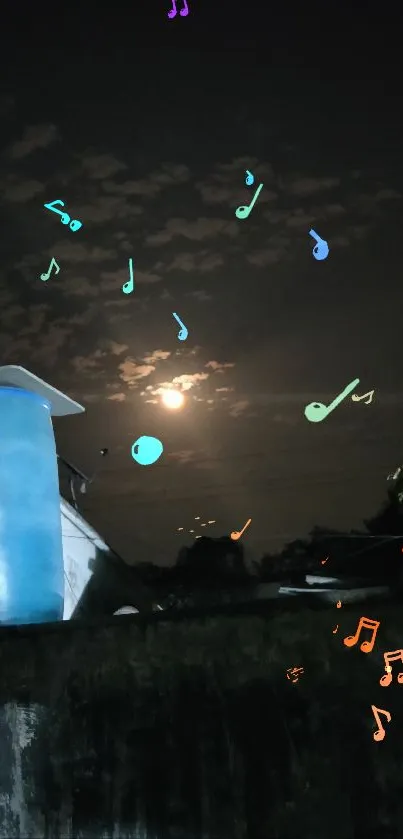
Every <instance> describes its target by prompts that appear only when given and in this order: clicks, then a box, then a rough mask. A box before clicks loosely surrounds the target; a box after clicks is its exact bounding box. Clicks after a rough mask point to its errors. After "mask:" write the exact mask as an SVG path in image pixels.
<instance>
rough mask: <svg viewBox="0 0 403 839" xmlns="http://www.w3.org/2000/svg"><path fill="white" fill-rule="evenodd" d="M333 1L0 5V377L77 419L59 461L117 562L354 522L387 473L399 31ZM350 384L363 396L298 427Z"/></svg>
mask: <svg viewBox="0 0 403 839" xmlns="http://www.w3.org/2000/svg"><path fill="white" fill-rule="evenodd" d="M351 5H353V4H350V8H349V7H347V6H340V5H337V6H336V4H335V5H334V6H333V7H332V4H330V5H329V4H318V5H317V6H315V4H313V5H312V4H308V5H305V4H299V11H298V12H295V9H294V7H293V5H292V4H291V5H290V4H289V3H284V4H281V9H280V10H275V9H274V10H273V8H272V6H271V5H269V6H267V5H266V4H256V5H254V4H250V5H248V4H246V3H245V4H240V3H229V2H219V0H216V2H215V3H213V2H207V3H206V2H204V0H188V6H189V14H188V16H187V17H180V16H179V14H177V16H176V18H174V19H172V20H170V19H169V18H168V17H167V12H168V11H169V10H170V8H171V0H166V2H165V0H164V2H162V0H158V2H156V1H155V2H154V0H147V3H141V2H139V0H137V2H136V3H135V4H129V3H127V4H105V5H104V4H97V6H94V7H93V10H90V7H89V6H88V5H86V4H77V5H76V6H75V5H74V4H62V3H57V4H53V5H51V4H33V3H30V4H28V3H22V4H20V3H15V2H14V3H12V4H8V3H4V4H3V6H2V27H1V56H0V61H1V96H0V114H1V126H2V132H1V143H2V150H1V164H0V178H1V220H2V232H3V235H2V237H1V274H0V300H1V306H0V324H1V325H0V353H1V355H0V360H1V361H0V363H1V364H2V365H6V364H18V365H22V366H23V367H26V368H28V369H29V370H31V371H32V372H33V373H35V374H36V375H38V376H40V377H41V378H43V379H45V380H46V381H48V382H50V383H51V384H52V385H53V386H55V387H57V388H58V389H60V390H62V391H64V392H66V393H67V394H69V395H70V396H71V397H72V398H74V399H76V400H77V401H78V402H80V403H81V404H82V405H83V406H85V408H86V412H85V414H82V415H80V416H75V417H71V418H70V417H66V418H61V419H55V420H54V426H55V432H56V439H57V447H58V452H59V454H61V455H62V456H63V457H64V458H66V459H67V460H70V461H72V462H73V463H74V464H75V465H76V466H78V467H80V468H81V469H82V470H83V471H84V472H85V473H86V474H92V473H93V472H95V471H96V470H98V469H99V470H100V471H99V474H98V477H97V478H96V480H95V481H94V483H93V484H92V485H91V488H90V490H89V492H88V494H87V495H82V496H79V499H80V510H81V512H82V514H83V515H84V516H85V518H86V519H87V520H88V521H89V522H90V523H91V524H92V525H93V526H94V527H96V528H97V529H98V530H99V532H100V533H101V535H102V536H103V537H104V538H105V539H106V540H107V541H108V542H109V543H110V544H111V545H112V547H113V548H114V549H115V550H116V551H118V552H119V553H120V554H121V555H122V556H123V558H124V559H126V560H127V561H129V562H139V561H146V560H151V561H154V562H156V563H158V564H163V565H168V564H172V563H173V562H174V561H175V559H176V554H177V551H178V550H179V548H180V547H181V546H182V545H184V544H188V545H190V544H192V541H193V539H194V538H195V537H196V536H200V535H203V534H204V535H210V536H221V535H224V534H229V533H230V531H232V530H234V529H240V528H241V527H242V526H243V524H244V523H245V522H246V520H247V519H248V518H252V523H251V525H250V527H249V529H248V531H247V532H246V533H245V536H244V537H243V544H244V546H245V550H246V556H247V557H249V558H255V559H257V558H258V557H259V556H261V555H262V553H263V552H264V551H265V550H268V551H274V550H278V549H281V547H282V545H283V544H284V543H285V542H287V541H290V540H292V539H295V538H297V537H305V536H306V535H307V534H308V532H309V530H310V529H311V528H312V527H313V526H314V525H322V526H329V527H331V528H336V529H350V528H358V527H360V526H362V519H363V518H365V517H369V516H370V515H372V514H373V513H375V511H376V510H377V508H378V507H379V504H380V503H381V501H382V499H383V498H384V497H385V493H386V489H387V486H388V485H387V483H386V478H387V475H388V474H389V473H390V472H391V471H392V470H393V469H395V468H396V466H397V465H398V464H399V463H401V462H402V459H403V428H402V421H403V392H402V374H403V329H402V304H403V293H402V276H403V272H402V264H403V254H402V253H401V248H402V241H403V218H402V188H403V185H402V162H401V158H402V95H401V81H400V77H401V70H402V67H401V59H399V52H400V51H401V44H400V42H399V40H400V38H401V29H400V25H398V20H397V18H395V17H394V12H393V10H392V11H390V8H389V6H388V7H387V9H386V8H385V16H384V17H381V15H382V11H381V10H379V7H376V8H375V7H374V8H372V11H370V12H368V10H367V11H365V13H364V12H361V11H360V12H354V11H351ZM41 6H42V8H41ZM177 6H178V11H179V9H180V8H181V7H182V0H178V2H177ZM116 10H118V11H116ZM265 10H266V11H265ZM354 14H355V15H356V19H354ZM247 169H248V170H250V171H251V172H252V173H253V174H254V178H255V182H254V184H253V185H252V186H246V185H245V172H246V170H247ZM260 183H263V189H262V190H261V193H260V195H259V197H258V199H257V202H256V204H255V206H254V207H253V210H252V212H251V214H250V216H249V217H248V218H247V219H244V220H239V219H237V218H236V216H235V209H236V208H237V207H238V206H240V205H246V204H249V203H250V201H251V199H252V196H253V194H254V192H255V191H256V188H257V186H258V185H259V184H260ZM56 199H61V200H62V201H64V203H65V208H64V209H65V211H67V212H68V213H69V215H70V216H71V218H74V219H79V220H81V221H82V224H83V226H82V228H81V229H80V230H79V231H77V232H72V231H71V230H70V228H69V227H68V226H64V225H62V224H61V223H60V218H59V216H57V215H55V214H54V213H52V212H50V211H48V210H46V209H45V208H44V206H43V205H44V203H45V202H51V201H54V200H56ZM311 228H313V229H315V230H316V231H317V233H318V234H319V235H320V236H321V237H322V238H324V239H325V240H327V242H328V244H329V248H330V253H329V256H328V258H327V259H326V260H324V261H317V260H316V259H314V257H313V255H312V248H313V246H314V244H315V242H314V241H313V239H312V237H311V236H310V235H309V230H310V229H311ZM52 258H54V259H55V260H56V262H57V264H58V266H59V267H60V271H59V273H58V275H57V276H56V274H55V272H54V271H53V273H52V274H51V276H50V278H49V280H48V281H47V282H43V281H42V280H41V279H40V274H41V273H42V272H44V271H46V270H47V268H48V266H49V263H50V260H51V259H52ZM130 258H132V260H133V266H134V284H135V288H134V293H133V294H129V295H125V294H123V292H122V285H123V283H125V282H127V280H128V279H129V267H128V266H129V259H130ZM172 312H176V313H177V314H178V315H179V317H180V318H181V320H182V321H183V323H184V324H185V325H186V327H187V329H188V332H189V335H188V338H187V340H186V341H183V342H180V341H179V340H178V337H177V336H178V330H179V327H178V324H177V323H176V321H175V320H174V318H173V316H172ZM355 378H359V379H360V384H359V386H358V387H357V388H356V391H355V392H356V393H358V394H359V395H363V394H364V393H367V392H368V391H371V390H374V397H373V401H372V403H371V404H370V405H365V404H364V402H363V401H361V402H358V403H354V402H353V401H352V400H351V396H349V397H347V398H346V399H345V400H344V401H343V402H342V403H341V404H340V405H339V406H338V407H337V408H336V409H335V410H334V411H333V412H332V413H331V414H330V415H329V416H328V417H327V418H326V419H325V420H324V421H323V422H321V423H317V424H314V423H311V422H308V420H307V419H306V418H305V416H304V409H305V406H306V405H307V403H308V402H312V401H316V400H318V401H322V402H325V403H329V402H330V401H331V400H332V399H334V398H335V396H336V395H337V394H339V393H340V392H341V391H342V390H343V389H344V388H345V387H346V385H347V384H348V383H349V382H351V381H352V380H353V379H355ZM166 390H178V391H180V392H181V393H182V394H183V395H184V404H183V407H182V408H180V409H178V410H170V409H168V408H167V407H165V406H164V404H163V403H162V401H161V400H162V394H163V392H164V391H166ZM141 435H153V436H155V437H158V438H159V439H160V440H161V441H162V443H163V446H164V452H163V454H162V456H161V458H160V459H159V460H158V461H157V462H156V463H155V464H154V465H151V466H148V467H142V466H140V465H138V464H137V463H135V461H134V460H133V458H132V456H131V446H132V444H133V443H134V441H135V440H136V439H137V438H138V437H139V436H141ZM104 447H108V449H109V454H108V456H107V457H105V458H102V457H101V456H100V454H99V452H100V449H102V448H104ZM196 517H200V518H196ZM208 522H214V523H210V524H208ZM203 524H204V525H205V526H202V525H203ZM178 528H183V530H181V531H178ZM192 531H193V532H192Z"/></svg>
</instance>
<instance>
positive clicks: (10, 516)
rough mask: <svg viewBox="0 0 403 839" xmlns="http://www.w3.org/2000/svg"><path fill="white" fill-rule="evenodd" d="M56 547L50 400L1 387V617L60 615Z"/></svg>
mask: <svg viewBox="0 0 403 839" xmlns="http://www.w3.org/2000/svg"><path fill="white" fill-rule="evenodd" d="M63 600H64V578H63V547H62V533H61V517H60V495H59V478H58V472H57V457H56V445H55V438H54V433H53V426H52V419H51V405H50V402H48V401H47V400H46V399H45V398H44V397H43V396H40V395H38V394H37V393H33V392H32V391H28V390H24V389H22V388H17V387H3V386H0V623H3V624H23V623H42V622H46V621H56V620H62V618H63Z"/></svg>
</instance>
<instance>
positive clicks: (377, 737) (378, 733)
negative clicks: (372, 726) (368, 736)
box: [371, 705, 392, 743]
mask: <svg viewBox="0 0 403 839" xmlns="http://www.w3.org/2000/svg"><path fill="white" fill-rule="evenodd" d="M371 708H372V713H373V715H374V717H375V719H376V721H377V724H378V725H379V728H378V730H377V731H374V733H373V735H372V736H373V738H374V740H376V741H377V742H378V743H379V741H380V740H383V738H384V737H385V729H384V727H383V725H382V723H381V721H380V719H379V714H385V717H386V718H387V720H388V722H390V721H391V719H392V717H391V714H390V713H389V711H384V710H383V709H382V708H376V707H375V705H371Z"/></svg>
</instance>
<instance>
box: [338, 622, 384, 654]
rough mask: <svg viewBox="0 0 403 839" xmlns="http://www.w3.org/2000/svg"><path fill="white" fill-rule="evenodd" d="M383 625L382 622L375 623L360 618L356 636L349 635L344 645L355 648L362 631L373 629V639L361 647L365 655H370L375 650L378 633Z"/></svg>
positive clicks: (364, 642)
mask: <svg viewBox="0 0 403 839" xmlns="http://www.w3.org/2000/svg"><path fill="white" fill-rule="evenodd" d="M380 625H381V622H380V621H374V620H372V619H371V618H360V620H359V622H358V627H357V632H356V633H355V635H347V638H345V639H344V644H345V645H346V647H354V644H356V643H357V641H358V638H359V635H360V632H361V629H362V628H364V629H372V638H371V640H370V641H363V643H362V644H361V646H360V650H361V651H362V652H363V653H370V652H372V650H373V649H374V644H375V638H376V633H377V632H378V628H379V626H380Z"/></svg>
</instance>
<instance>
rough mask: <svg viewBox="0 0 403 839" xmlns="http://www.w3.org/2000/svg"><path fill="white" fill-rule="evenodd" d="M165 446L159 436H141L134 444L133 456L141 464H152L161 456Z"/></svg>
mask: <svg viewBox="0 0 403 839" xmlns="http://www.w3.org/2000/svg"><path fill="white" fill-rule="evenodd" d="M163 451H164V446H163V445H162V443H161V440H158V437H139V438H138V440H135V441H134V443H133V445H132V458H133V460H135V461H136V463H139V464H140V466H150V465H151V464H152V463H155V461H156V460H158V458H159V457H161V455H162V452H163Z"/></svg>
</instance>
